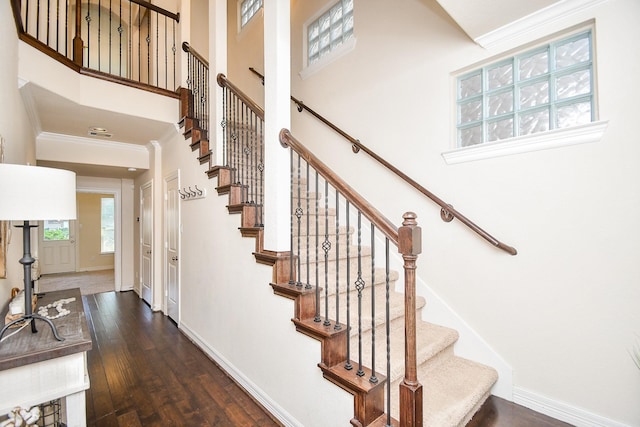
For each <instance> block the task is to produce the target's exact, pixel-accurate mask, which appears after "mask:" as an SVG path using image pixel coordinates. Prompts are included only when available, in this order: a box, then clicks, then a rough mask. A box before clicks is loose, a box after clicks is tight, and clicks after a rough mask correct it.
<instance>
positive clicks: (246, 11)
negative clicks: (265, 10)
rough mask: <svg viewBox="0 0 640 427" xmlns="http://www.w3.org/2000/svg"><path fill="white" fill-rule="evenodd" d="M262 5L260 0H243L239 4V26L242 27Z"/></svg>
mask: <svg viewBox="0 0 640 427" xmlns="http://www.w3.org/2000/svg"><path fill="white" fill-rule="evenodd" d="M261 7H262V0H243V1H242V4H241V6H240V27H244V26H245V25H246V24H247V23H248V22H249V21H250V20H251V18H253V16H254V15H255V14H256V13H258V11H259V10H260V8H261Z"/></svg>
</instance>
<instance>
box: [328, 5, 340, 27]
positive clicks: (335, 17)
mask: <svg viewBox="0 0 640 427" xmlns="http://www.w3.org/2000/svg"><path fill="white" fill-rule="evenodd" d="M330 15H331V23H335V22H338V21H340V20H341V19H342V4H341V3H338V4H337V5H335V6H334V7H333V8H331V13H330Z"/></svg>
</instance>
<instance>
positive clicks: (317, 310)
mask: <svg viewBox="0 0 640 427" xmlns="http://www.w3.org/2000/svg"><path fill="white" fill-rule="evenodd" d="M318 191H319V186H318V171H316V194H315V199H314V203H313V204H314V206H315V210H316V215H315V217H316V229H315V230H316V232H315V235H316V239H315V240H316V241H315V243H316V244H315V245H314V246H315V249H316V266H315V268H316V281H315V284H316V315H315V317H314V318H313V321H314V322H317V323H319V322H320V321H321V318H320V270H319V267H318V264H319V261H320V258H319V254H318V247H319V246H320V245H319V243H320V241H319V240H320V233H319V230H320V229H319V228H318V225H319V220H318V213H319V212H318V203H319V199H318Z"/></svg>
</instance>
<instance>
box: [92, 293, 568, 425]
mask: <svg viewBox="0 0 640 427" xmlns="http://www.w3.org/2000/svg"><path fill="white" fill-rule="evenodd" d="M82 298H83V300H84V303H85V307H86V310H87V320H88V324H89V329H90V331H91V336H92V339H93V349H92V350H91V351H89V352H88V369H89V378H90V381H91V388H90V389H89V390H88V391H87V392H86V393H87V426H97V427H103V426H120V427H128V426H131V427H135V426H190V427H197V426H225V427H226V426H229V427H234V426H247V427H269V426H280V425H281V424H280V423H279V422H277V421H276V420H274V419H273V418H272V417H271V416H270V414H268V413H267V412H266V411H265V410H264V409H263V408H262V407H261V406H260V405H258V404H257V403H256V402H255V401H254V400H253V399H252V398H251V397H249V395H247V394H246V393H245V392H244V390H243V389H242V388H240V387H239V386H238V385H237V384H236V383H235V382H234V381H233V380H232V379H231V378H229V377H228V376H227V375H226V374H225V372H224V371H222V370H221V369H220V368H219V367H218V366H217V365H216V364H215V363H214V362H212V361H211V360H210V359H209V358H207V356H206V355H205V354H204V353H202V351H200V350H199V349H198V348H197V347H196V346H194V345H193V344H192V343H191V342H190V341H189V340H188V339H187V338H186V337H185V336H184V335H183V334H182V333H181V332H180V331H179V330H178V328H177V327H176V325H175V324H174V323H173V322H171V320H169V319H168V318H167V317H165V316H164V315H163V314H161V313H153V312H152V311H151V309H150V308H149V306H147V305H146V304H145V303H144V302H142V300H140V299H139V298H138V296H137V295H136V294H135V293H133V292H123V293H115V292H106V293H101V294H94V295H86V296H83V297H82ZM318 375H320V372H318ZM328 410H330V408H328ZM347 425H349V422H348V420H345V426H347ZM567 426H569V424H566V423H563V422H560V421H557V420H554V419H552V418H549V417H546V416H544V415H541V414H538V413H536V412H534V411H531V410H529V409H526V408H523V407H521V406H518V405H514V404H512V403H510V402H507V401H505V400H503V399H499V398H496V397H492V398H490V399H489V400H488V401H487V402H486V403H485V405H484V406H483V407H482V408H481V409H480V411H479V412H478V413H477V414H476V415H475V416H474V418H473V420H471V422H470V423H469V424H468V425H467V427H567ZM327 427H334V426H327ZM429 427H440V426H429Z"/></svg>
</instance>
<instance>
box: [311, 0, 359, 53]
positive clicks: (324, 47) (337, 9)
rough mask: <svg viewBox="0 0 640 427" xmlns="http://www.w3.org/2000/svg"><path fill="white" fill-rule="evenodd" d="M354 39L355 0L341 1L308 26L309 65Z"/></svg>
mask: <svg viewBox="0 0 640 427" xmlns="http://www.w3.org/2000/svg"><path fill="white" fill-rule="evenodd" d="M351 37H353V0H340V1H338V2H337V3H336V4H335V5H333V6H331V8H330V9H329V10H328V11H326V12H325V13H323V14H322V15H321V16H320V17H319V18H318V19H316V20H315V21H313V22H312V23H311V24H309V25H308V26H307V49H308V51H307V58H308V65H311V64H313V63H315V62H317V61H318V60H319V59H320V58H322V57H323V56H325V55H326V54H328V53H329V52H331V51H333V50H335V49H336V48H337V47H339V46H340V45H342V44H343V43H344V42H345V41H346V40H348V39H350V38H351Z"/></svg>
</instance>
